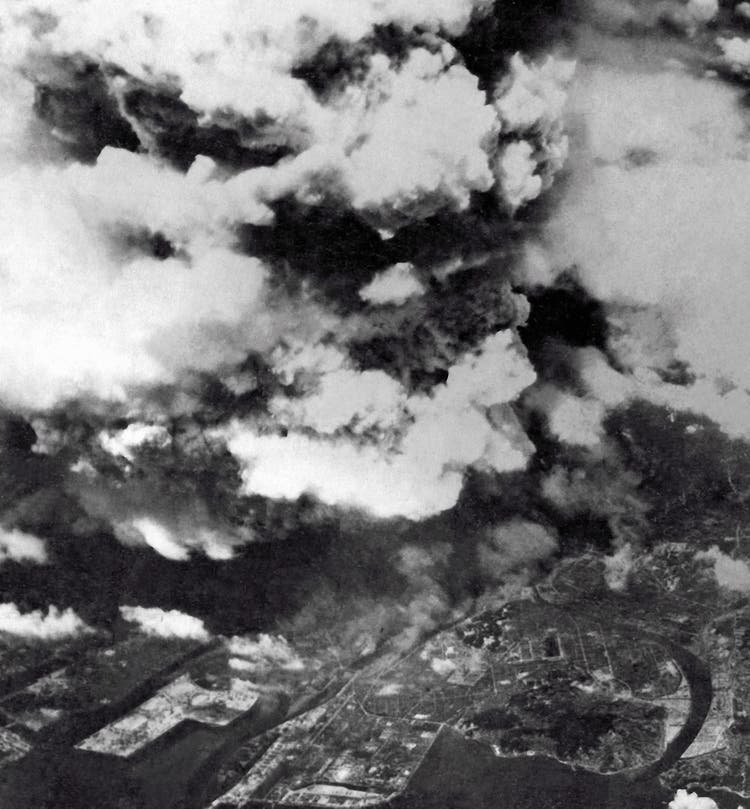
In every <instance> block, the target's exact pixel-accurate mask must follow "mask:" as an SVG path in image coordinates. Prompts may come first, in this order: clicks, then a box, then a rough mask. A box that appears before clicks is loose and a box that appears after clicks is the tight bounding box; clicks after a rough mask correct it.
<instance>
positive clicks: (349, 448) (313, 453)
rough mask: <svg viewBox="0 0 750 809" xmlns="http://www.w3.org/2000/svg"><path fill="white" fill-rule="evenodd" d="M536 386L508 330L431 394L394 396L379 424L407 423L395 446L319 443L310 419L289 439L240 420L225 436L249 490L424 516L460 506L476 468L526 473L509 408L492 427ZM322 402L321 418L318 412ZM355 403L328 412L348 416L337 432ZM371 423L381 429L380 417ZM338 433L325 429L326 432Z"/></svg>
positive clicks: (524, 443) (524, 451)
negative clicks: (467, 475)
mask: <svg viewBox="0 0 750 809" xmlns="http://www.w3.org/2000/svg"><path fill="white" fill-rule="evenodd" d="M329 373H336V372H335V371H334V372H329ZM534 379H535V374H534V371H533V370H532V368H531V366H530V364H529V363H528V360H527V359H526V358H525V356H524V354H523V353H522V351H521V350H520V349H519V347H518V344H517V343H516V342H515V341H514V339H513V337H512V334H511V333H509V332H499V333H498V334H497V335H495V336H493V337H490V338H488V339H487V340H486V341H485V342H484V344H483V345H482V347H481V349H480V351H479V352H478V353H477V354H474V355H469V356H467V357H465V358H464V359H463V360H462V361H461V362H460V363H458V364H457V365H455V366H454V367H453V368H451V370H450V372H449V374H448V378H447V380H446V382H445V384H443V385H439V386H437V387H436V388H435V389H434V391H433V393H432V395H412V396H409V397H408V398H406V397H405V396H403V395H402V396H401V397H393V399H392V400H391V401H390V403H389V404H390V408H389V409H387V410H386V412H385V413H384V415H383V416H382V417H381V421H380V423H381V424H382V423H386V424H389V425H391V424H395V423H397V422H398V420H399V418H400V419H401V424H399V428H400V429H398V430H397V431H396V436H395V438H394V440H393V441H392V442H389V443H390V446H389V445H388V444H385V445H384V444H382V443H381V444H380V445H379V446H378V445H374V444H372V443H366V442H352V441H351V440H349V439H347V438H345V437H333V438H330V439H326V438H323V437H319V438H313V437H310V436H309V435H308V434H307V433H306V432H304V431H303V430H304V428H307V427H309V426H313V428H314V424H313V425H310V424H308V422H306V421H301V422H298V423H295V422H294V421H291V423H289V425H288V427H289V429H288V430H287V432H286V434H285V435H278V434H272V433H268V432H266V433H263V432H260V431H259V430H258V428H257V427H255V426H254V425H252V424H243V423H240V422H237V423H235V424H234V425H233V426H232V427H231V428H230V429H229V430H228V431H226V438H227V443H228V446H229V448H230V450H231V451H232V453H233V454H234V455H236V456H237V457H238V458H239V459H240V460H241V461H242V463H243V465H244V472H243V476H244V483H245V487H246V490H247V492H248V493H257V494H262V495H265V496H267V497H273V498H282V499H291V500H294V499H296V498H298V497H299V496H300V495H302V494H304V493H306V492H307V493H311V494H314V495H315V496H316V497H318V498H319V499H320V500H322V501H323V502H324V503H328V504H331V505H343V506H348V507H352V508H359V509H363V510H365V511H368V512H370V513H371V514H373V515H374V516H377V517H394V516H405V517H409V518H412V519H419V518H424V517H426V516H429V515H431V514H435V513H437V512H440V511H443V510H445V509H448V508H450V507H451V506H453V505H454V504H455V502H456V500H457V498H458V495H459V493H460V491H461V487H462V482H463V474H464V471H465V469H466V468H467V467H469V466H474V467H479V468H483V469H490V470H494V471H497V472H503V471H510V470H516V469H523V468H525V466H526V463H527V461H528V458H529V456H530V447H529V442H528V439H527V438H526V436H525V434H524V433H523V431H522V430H521V428H520V425H519V424H518V422H517V421H515V419H514V417H513V416H512V414H509V413H508V412H507V411H503V413H502V418H500V417H499V416H498V417H497V418H495V420H494V421H493V413H494V412H496V411H493V408H497V406H499V405H502V404H503V403H507V402H511V401H513V400H514V399H515V398H516V397H517V396H518V395H519V394H520V393H521V392H522V391H523V390H524V389H525V388H526V387H528V386H529V385H530V384H531V383H532V382H533V381H534ZM316 396H317V394H313V406H312V407H311V408H310V412H311V413H313V414H314V413H317V412H318V410H319V407H318V402H317V399H316ZM354 401H355V402H356V401H357V400H356V399H354ZM351 403H352V402H349V403H344V404H342V406H341V408H339V409H337V410H335V411H331V410H327V411H326V418H328V417H330V416H331V413H332V412H339V410H340V412H341V414H342V420H341V423H340V425H338V426H340V427H342V428H343V427H346V426H347V425H348V424H349V423H350V422H351V421H352V413H351V409H350V406H351ZM368 407H369V405H368ZM306 411H307V408H306V407H305V405H304V404H303V405H302V406H300V405H299V404H298V403H293V404H292V405H290V408H289V415H292V416H294V415H298V416H302V417H304V416H305V415H306ZM402 411H403V412H402ZM276 412H277V414H278V413H280V412H281V409H280V407H277V409H276ZM367 419H368V421H369V423H375V422H373V421H372V416H371V415H367ZM335 426H337V425H335V424H330V423H328V424H326V427H327V432H329V433H331V432H333V430H332V429H331V428H332V427H335Z"/></svg>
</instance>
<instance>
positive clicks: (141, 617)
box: [120, 606, 211, 641]
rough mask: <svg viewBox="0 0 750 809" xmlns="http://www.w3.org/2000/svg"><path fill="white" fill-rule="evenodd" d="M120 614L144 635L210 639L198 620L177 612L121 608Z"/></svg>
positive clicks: (144, 608) (150, 608) (200, 639)
mask: <svg viewBox="0 0 750 809" xmlns="http://www.w3.org/2000/svg"><path fill="white" fill-rule="evenodd" d="M120 614H121V615H122V617H123V618H124V619H125V620H126V621H128V622H129V623H133V624H136V625H137V626H138V628H139V629H140V631H141V632H143V633H145V634H146V635H153V636H154V637H158V638H178V639H181V640H198V641H207V640H209V639H210V637H211V634H210V633H209V631H208V629H206V625H205V624H204V623H203V621H201V620H200V618H195V617H194V616H193V615H187V614H186V613H184V612H180V611H179V610H162V609H159V608H158V607H130V606H122V607H120Z"/></svg>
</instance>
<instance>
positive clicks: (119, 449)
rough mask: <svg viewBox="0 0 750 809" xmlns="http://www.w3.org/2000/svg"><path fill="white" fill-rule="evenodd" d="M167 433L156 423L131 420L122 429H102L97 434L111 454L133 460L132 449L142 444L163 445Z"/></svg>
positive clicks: (167, 435) (166, 441) (166, 442)
mask: <svg viewBox="0 0 750 809" xmlns="http://www.w3.org/2000/svg"><path fill="white" fill-rule="evenodd" d="M169 441H170V438H169V433H168V431H167V429H166V428H165V427H162V426H161V425H158V424H142V423H139V422H133V423H132V424H129V425H128V426H127V427H125V429H123V430H117V431H109V432H108V431H103V432H101V433H100V434H99V443H100V444H101V445H102V447H103V448H104V449H105V450H106V451H107V452H109V453H110V454H111V455H115V456H121V457H123V458H126V459H127V460H129V461H132V460H133V450H134V449H136V448H137V447H142V446H143V445H144V444H151V445H156V446H158V447H165V446H167V445H168V444H169Z"/></svg>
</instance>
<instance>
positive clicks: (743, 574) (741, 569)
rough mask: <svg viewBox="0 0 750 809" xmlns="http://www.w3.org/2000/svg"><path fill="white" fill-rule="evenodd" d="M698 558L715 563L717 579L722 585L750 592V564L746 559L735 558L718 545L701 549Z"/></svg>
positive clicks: (738, 590)
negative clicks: (704, 549)
mask: <svg viewBox="0 0 750 809" xmlns="http://www.w3.org/2000/svg"><path fill="white" fill-rule="evenodd" d="M696 559H701V560H705V561H707V562H710V563H711V564H712V565H713V569H714V574H715V575H716V581H717V582H718V583H719V586H720V587H725V588H726V589H727V590H733V591H735V592H738V593H750V565H748V563H747V562H746V561H745V560H744V559H733V558H732V557H731V556H728V555H727V554H726V553H724V552H723V551H722V550H721V549H720V548H719V547H718V546H717V545H714V546H712V547H711V548H709V549H708V550H707V551H700V552H699V553H697V554H696Z"/></svg>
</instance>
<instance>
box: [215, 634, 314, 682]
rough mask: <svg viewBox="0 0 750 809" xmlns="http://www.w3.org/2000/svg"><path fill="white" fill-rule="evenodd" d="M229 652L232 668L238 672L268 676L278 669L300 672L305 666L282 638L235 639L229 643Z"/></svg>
mask: <svg viewBox="0 0 750 809" xmlns="http://www.w3.org/2000/svg"><path fill="white" fill-rule="evenodd" d="M227 651H228V652H229V654H231V655H232V657H231V658H230V660H229V664H230V666H231V667H232V668H235V669H237V670H238V671H249V672H253V673H257V674H263V673H265V674H267V673H268V672H269V671H272V670H273V669H278V668H280V669H285V670H287V671H299V670H301V669H303V668H304V665H305V664H304V662H303V661H302V659H301V658H300V657H299V655H298V654H297V652H295V651H294V649H293V648H292V647H291V646H290V645H289V642H288V641H287V640H286V638H284V637H282V636H274V635H267V634H263V633H262V634H260V635H258V637H257V639H255V640H253V639H252V638H246V637H233V638H230V639H229V640H228V641H227Z"/></svg>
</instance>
